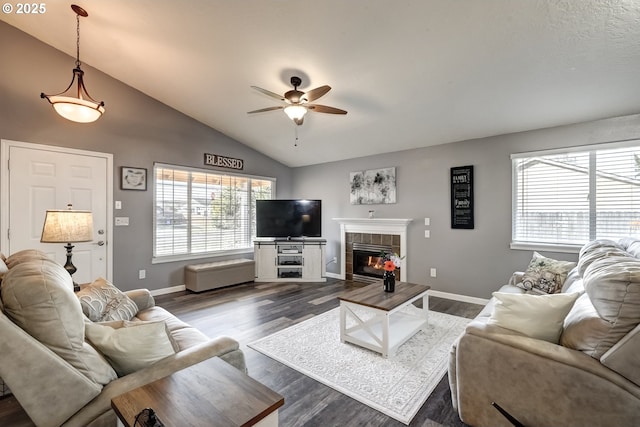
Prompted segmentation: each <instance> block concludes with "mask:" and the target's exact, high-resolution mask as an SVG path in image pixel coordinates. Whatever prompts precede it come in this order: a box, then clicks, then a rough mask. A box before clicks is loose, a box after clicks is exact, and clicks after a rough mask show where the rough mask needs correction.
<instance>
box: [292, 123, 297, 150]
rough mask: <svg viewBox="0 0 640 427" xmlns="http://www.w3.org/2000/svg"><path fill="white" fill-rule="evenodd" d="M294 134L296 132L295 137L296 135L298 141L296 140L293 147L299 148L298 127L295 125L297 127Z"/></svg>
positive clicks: (294, 128)
mask: <svg viewBox="0 0 640 427" xmlns="http://www.w3.org/2000/svg"><path fill="white" fill-rule="evenodd" d="M293 132H294V135H295V137H296V140H295V142H294V143H293V146H294V147H297V146H298V125H295V126H294V127H293Z"/></svg>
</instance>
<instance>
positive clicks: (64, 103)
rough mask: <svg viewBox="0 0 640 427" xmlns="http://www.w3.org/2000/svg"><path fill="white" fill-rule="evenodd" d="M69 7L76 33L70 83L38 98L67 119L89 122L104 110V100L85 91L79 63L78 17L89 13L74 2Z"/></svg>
mask: <svg viewBox="0 0 640 427" xmlns="http://www.w3.org/2000/svg"><path fill="white" fill-rule="evenodd" d="M71 9H72V10H73V11H74V12H75V14H76V35H77V38H76V67H75V68H74V69H73V77H72V78H71V83H70V84H69V86H68V87H67V88H66V89H65V90H63V91H62V92H60V93H58V94H55V95H45V94H44V93H41V94H40V98H45V99H46V100H47V101H49V102H50V103H51V105H53V108H54V109H55V110H56V112H57V113H58V114H60V115H61V116H62V117H64V118H65V119H67V120H71V121H72V122H78V123H91V122H95V121H96V120H98V119H99V118H100V117H101V116H102V114H103V113H104V111H105V110H104V102H102V101H100V102H98V101H96V100H95V99H93V98H92V97H91V96H90V95H89V92H87V88H86V87H85V86H84V79H83V76H84V71H82V70H81V69H80V65H81V64H82V63H81V62H80V17H81V16H82V17H84V18H86V17H87V16H89V14H88V13H87V11H86V10H84V9H83V8H81V7H80V6H77V5H75V4H72V5H71ZM76 80H77V82H76ZM74 82H76V85H75V88H76V91H75V94H73V92H74V90H73V89H71V88H72V86H74ZM70 89H71V90H70ZM67 92H69V95H75V96H68V95H66V93H67Z"/></svg>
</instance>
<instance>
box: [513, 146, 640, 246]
mask: <svg viewBox="0 0 640 427" xmlns="http://www.w3.org/2000/svg"><path fill="white" fill-rule="evenodd" d="M512 167H513V184H514V185H513V224H512V240H513V242H514V243H530V244H536V243H539V244H552V245H553V244H558V245H582V244H584V243H586V242H588V241H589V240H594V239H618V238H620V237H622V236H635V237H640V209H639V208H640V180H639V178H640V142H638V141H635V142H634V143H633V144H624V146H622V147H621V146H618V145H616V144H612V145H600V146H597V147H585V148H584V149H583V150H575V149H572V150H567V151H566V152H558V151H554V152H553V153H551V154H544V153H536V154H535V155H526V154H525V155H517V156H512Z"/></svg>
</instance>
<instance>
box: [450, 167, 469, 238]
mask: <svg viewBox="0 0 640 427" xmlns="http://www.w3.org/2000/svg"><path fill="white" fill-rule="evenodd" d="M473 227H474V221H473V166H459V167H455V168H451V228H464V229H473Z"/></svg>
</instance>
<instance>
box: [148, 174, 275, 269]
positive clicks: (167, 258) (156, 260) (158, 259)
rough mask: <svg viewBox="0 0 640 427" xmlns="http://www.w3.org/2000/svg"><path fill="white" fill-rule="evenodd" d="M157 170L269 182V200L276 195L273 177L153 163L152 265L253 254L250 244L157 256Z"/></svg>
mask: <svg viewBox="0 0 640 427" xmlns="http://www.w3.org/2000/svg"><path fill="white" fill-rule="evenodd" d="M157 168H165V169H173V170H178V171H182V172H194V173H204V174H210V175H216V176H222V177H238V178H243V179H249V180H253V179H255V180H266V181H271V182H272V185H271V198H275V195H276V181H277V180H276V178H275V177H265V176H258V175H248V174H238V173H228V172H224V171H219V170H211V169H203V168H196V167H191V166H181V165H172V164H168V163H154V165H153V178H152V181H153V248H152V249H153V257H152V259H151V263H152V264H160V263H166V262H174V261H184V260H192V259H201V258H212V257H217V256H228V255H234V254H246V253H253V243H252V242H250V243H249V245H248V246H247V247H244V248H237V249H226V250H216V251H210V252H197V253H185V254H178V255H157V254H156V245H157V240H156V237H157V234H156V229H157V209H156V206H157V202H158V201H157V191H156V190H157V188H156V186H157V183H156V169H157ZM188 193H189V194H190V193H191V188H190V186H189V189H188ZM190 220H191V219H190V216H189V217H188V218H187V227H189V224H190V223H189V221H190ZM252 225H253V227H252V228H253V230H255V222H254V223H253V224H252Z"/></svg>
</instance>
